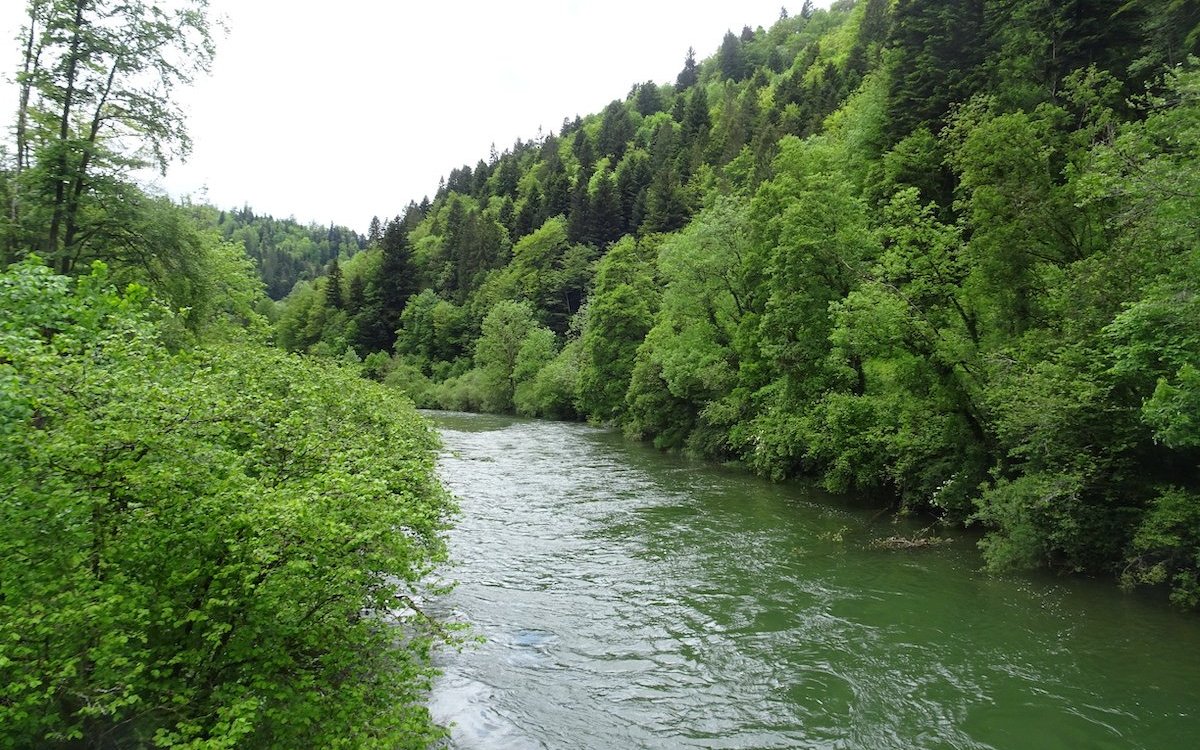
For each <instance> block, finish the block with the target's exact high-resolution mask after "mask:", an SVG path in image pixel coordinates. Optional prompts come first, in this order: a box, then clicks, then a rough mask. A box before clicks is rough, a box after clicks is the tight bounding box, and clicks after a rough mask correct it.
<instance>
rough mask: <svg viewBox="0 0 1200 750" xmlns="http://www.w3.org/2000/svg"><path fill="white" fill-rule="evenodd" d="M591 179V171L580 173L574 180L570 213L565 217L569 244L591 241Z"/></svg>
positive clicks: (586, 170)
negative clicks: (589, 184) (589, 185)
mask: <svg viewBox="0 0 1200 750" xmlns="http://www.w3.org/2000/svg"><path fill="white" fill-rule="evenodd" d="M591 179H592V172H591V170H589V169H585V170H583V171H581V172H580V173H579V177H578V178H576V180H575V188H574V189H573V190H572V191H571V211H570V214H569V215H568V216H567V239H569V240H570V241H571V242H581V243H587V242H590V241H591V233H592V219H591V213H590V211H591V206H590V201H589V196H588V183H589V182H591Z"/></svg>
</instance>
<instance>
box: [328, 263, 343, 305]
mask: <svg viewBox="0 0 1200 750" xmlns="http://www.w3.org/2000/svg"><path fill="white" fill-rule="evenodd" d="M325 306H326V307H332V308H333V309H335V310H341V309H342V308H343V307H345V306H346V300H345V297H344V296H343V294H342V267H341V266H340V265H338V261H337V258H334V259H333V260H332V261H330V262H329V271H328V273H327V274H326V276H325Z"/></svg>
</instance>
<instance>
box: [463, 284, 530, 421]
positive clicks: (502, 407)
mask: <svg viewBox="0 0 1200 750" xmlns="http://www.w3.org/2000/svg"><path fill="white" fill-rule="evenodd" d="M536 328H537V324H536V323H535V322H534V320H533V309H532V308H531V307H530V306H529V304H528V303H525V302H512V301H509V300H503V301H501V302H498V303H497V304H496V305H495V306H494V307H493V308H492V309H491V311H490V312H488V314H487V317H485V318H484V319H483V328H482V333H481V335H480V337H479V341H477V342H476V344H475V366H476V367H478V368H479V369H480V371H482V373H483V381H484V385H485V388H486V398H485V405H486V407H487V408H488V409H489V410H491V411H501V412H507V411H511V410H512V408H513V394H514V393H516V390H517V383H518V377H517V361H518V357H519V355H520V354H521V350H522V347H523V346H524V344H525V339H526V337H527V336H529V335H530V333H531V332H533V331H534V330H535V329H536Z"/></svg>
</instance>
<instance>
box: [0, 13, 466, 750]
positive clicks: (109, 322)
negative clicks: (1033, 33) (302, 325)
mask: <svg viewBox="0 0 1200 750" xmlns="http://www.w3.org/2000/svg"><path fill="white" fill-rule="evenodd" d="M26 7H27V16H26V24H25V28H24V30H23V32H22V37H21V53H22V57H21V59H22V65H21V67H20V69H19V70H18V71H17V76H16V82H17V88H18V92H19V96H20V102H19V109H18V111H17V113H16V118H15V122H14V123H13V127H12V128H11V129H7V128H6V132H9V133H10V134H11V136H12V139H11V141H9V142H7V143H5V144H4V145H3V147H2V148H0V199H2V202H3V210H2V218H0V488H2V491H0V748H51V749H53V748H62V749H67V748H133V747H176V748H192V749H193V750H199V749H200V748H211V749H213V750H215V749H217V748H231V747H254V748H297V747H380V748H397V747H401V748H409V747H411V748H421V747H427V746H428V745H429V744H430V743H431V742H433V741H434V740H435V739H436V738H437V737H439V736H441V734H442V732H441V730H440V729H439V728H437V727H435V726H434V724H433V722H432V720H431V718H430V715H429V712H428V710H427V708H426V706H425V701H426V694H427V690H428V686H429V682H430V680H431V679H432V676H433V670H432V668H431V664H430V654H431V648H432V646H433V644H435V643H440V642H443V641H451V642H452V641H453V640H454V636H453V634H452V632H450V631H451V630H453V628H448V627H447V626H445V625H442V624H439V623H437V622H436V621H435V620H433V619H432V618H430V617H428V616H426V615H425V614H424V612H423V611H422V607H423V606H424V605H423V604H422V601H423V596H428V595H429V594H431V593H438V592H440V591H442V590H443V588H442V587H441V586H440V585H435V584H433V583H431V582H430V581H429V580H428V574H429V573H430V572H431V571H432V570H433V569H434V566H436V565H437V564H438V563H439V562H440V561H442V560H444V559H445V554H446V552H445V541H444V538H443V534H444V531H445V529H446V528H447V526H448V524H449V520H450V518H451V516H452V514H453V512H454V506H453V503H452V502H451V500H450V498H449V497H448V495H447V494H446V492H445V491H444V490H443V489H442V486H441V483H440V481H439V480H438V478H437V476H436V474H435V471H434V458H435V456H436V452H437V439H436V436H435V435H434V434H433V430H432V428H431V427H430V426H429V425H428V424H427V423H426V421H425V420H423V419H422V418H420V417H419V416H418V415H417V414H416V413H415V411H414V409H413V408H412V404H411V403H410V402H409V401H408V400H407V399H404V398H403V397H401V396H399V394H397V393H396V392H395V391H389V390H387V389H385V388H384V387H383V386H381V385H379V384H377V383H372V382H370V381H369V380H367V379H364V378H362V377H361V376H360V373H359V368H358V367H357V366H356V365H351V364H350V363H345V364H338V363H335V362H331V361H328V360H322V359H319V358H316V357H301V356H297V355H295V354H290V353H286V352H283V351H281V350H280V349H279V348H277V347H273V346H271V323H270V316H271V315H272V314H273V312H274V310H273V303H272V302H271V300H270V299H269V298H268V296H267V294H266V292H267V291H275V292H276V293H279V294H282V293H285V292H286V291H287V289H290V287H291V286H292V285H294V283H295V281H296V279H298V278H303V277H304V276H305V275H306V274H308V275H315V274H316V272H317V271H318V270H319V269H322V268H323V267H324V266H325V264H326V263H328V262H330V261H333V260H334V259H336V258H338V257H343V258H349V257H351V256H352V255H353V254H354V252H355V251H356V250H358V249H359V248H360V247H361V246H362V244H363V243H362V240H361V238H360V237H359V236H358V235H356V234H355V233H353V232H351V231H350V230H346V229H341V228H338V227H333V226H330V227H311V226H310V227H301V226H300V225H299V224H297V223H296V222H294V221H291V220H285V221H275V220H273V219H271V218H270V217H260V216H255V215H254V214H253V213H252V212H251V211H250V210H249V209H242V210H240V211H234V212H228V213H226V212H221V211H218V210H217V209H214V208H210V207H207V206H197V205H191V204H186V203H185V204H184V205H177V204H174V203H172V202H171V201H170V200H167V199H165V198H162V197H157V196H154V195H150V194H148V193H146V192H145V191H144V190H142V189H141V188H140V187H139V186H138V185H137V183H136V181H135V179H134V175H135V174H136V171H137V170H139V169H142V168H146V167H158V168H165V165H166V163H167V162H168V161H169V160H170V159H172V158H174V157H176V156H180V155H183V154H185V153H186V152H187V150H188V139H187V133H186V130H185V128H184V122H183V113H182V112H181V111H180V110H179V108H178V105H177V104H176V103H175V101H174V100H173V99H172V97H171V93H172V91H173V90H174V89H175V88H176V87H178V86H182V85H186V84H187V83H189V82H190V81H191V80H192V79H193V78H194V77H195V76H197V75H201V74H203V73H204V72H205V71H206V70H207V68H208V65H209V63H210V61H211V60H212V56H213V54H214V52H215V48H214V42H213V38H212V19H211V18H210V17H209V11H208V7H207V3H205V2H203V1H202V0H179V1H178V2H165V3H143V2H115V1H113V0H71V1H69V2H66V1H62V2H60V1H58V0H53V1H52V0H32V1H31V2H29V3H28V4H27V6H26ZM335 262H336V261H335ZM260 275H261V278H260ZM264 280H265V284H264ZM281 287H285V288H283V289H281Z"/></svg>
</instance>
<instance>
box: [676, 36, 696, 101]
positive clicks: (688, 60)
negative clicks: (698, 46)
mask: <svg viewBox="0 0 1200 750" xmlns="http://www.w3.org/2000/svg"><path fill="white" fill-rule="evenodd" d="M699 80H700V71H699V69H698V68H697V67H696V50H695V49H693V48H692V47H688V51H687V57H685V58H684V59H683V70H681V71H679V75H678V76H676V77H675V90H676V91H686V90H687V89H690V88H691V87H692V86H695V85H696V83H697V82H698V81H699Z"/></svg>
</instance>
